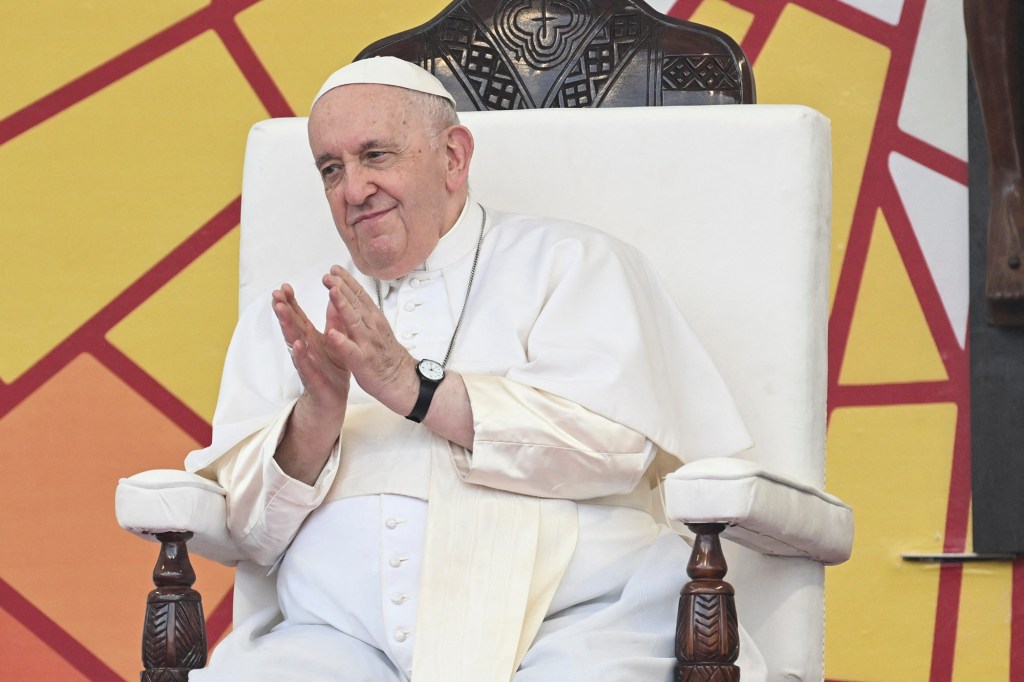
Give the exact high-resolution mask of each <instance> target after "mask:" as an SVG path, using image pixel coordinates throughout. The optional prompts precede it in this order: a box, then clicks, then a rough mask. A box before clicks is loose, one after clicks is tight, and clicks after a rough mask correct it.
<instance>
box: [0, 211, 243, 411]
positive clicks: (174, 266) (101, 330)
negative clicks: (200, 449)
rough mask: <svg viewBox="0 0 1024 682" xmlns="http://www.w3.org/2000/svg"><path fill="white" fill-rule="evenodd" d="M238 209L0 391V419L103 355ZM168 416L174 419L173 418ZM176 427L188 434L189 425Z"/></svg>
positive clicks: (232, 222) (222, 214) (227, 227)
mask: <svg viewBox="0 0 1024 682" xmlns="http://www.w3.org/2000/svg"><path fill="white" fill-rule="evenodd" d="M240 207H241V198H240V197H236V198H235V199H234V200H233V201H231V203H229V204H228V205H227V206H225V207H224V208H223V209H221V210H220V211H219V212H218V213H217V214H216V215H215V216H214V217H213V218H211V219H210V220H209V221H208V222H207V223H206V224H205V225H203V226H202V227H201V228H199V229H198V230H197V231H196V232H194V233H193V234H192V236H191V237H189V238H188V239H186V240H185V241H184V242H182V243H181V244H180V245H178V246H177V247H176V248H175V249H174V250H172V251H171V252H170V253H169V254H168V255H167V256H165V257H164V258H163V259H162V260H160V261H159V262H158V263H157V264H156V265H154V266H153V267H152V268H151V269H150V270H149V271H148V272H146V273H145V274H143V275H142V276H141V277H139V279H137V280H136V281H135V282H133V283H132V284H131V285H129V286H128V287H127V288H126V289H125V290H124V291H122V292H121V293H120V294H119V295H118V296H116V297H115V298H114V299H113V300H112V301H111V302H110V303H108V304H107V305H106V306H104V307H103V308H101V309H100V310H99V312H97V313H96V314H95V315H93V317H91V318H90V319H89V320H87V321H86V322H85V323H84V324H82V326H81V327H79V328H78V329H76V330H75V331H74V332H72V333H71V334H69V335H68V336H67V337H66V338H65V339H64V340H63V341H62V342H61V343H60V344H58V345H57V347H56V348H54V349H53V350H52V351H50V352H49V353H48V354H47V355H46V356H44V357H43V358H42V359H40V360H39V362H37V363H36V364H35V365H33V366H32V367H30V368H29V369H28V370H27V371H26V372H25V373H23V374H22V375H21V376H20V377H18V378H17V379H16V380H15V381H14V382H12V383H11V384H10V385H9V386H7V387H6V388H5V389H4V390H3V391H0V417H3V416H4V415H5V414H7V413H8V412H10V411H11V410H12V409H14V408H15V407H16V406H17V405H19V404H20V403H21V401H23V400H25V398H27V397H28V396H29V395H31V393H32V392H33V391H35V390H36V389H38V388H39V387H40V386H42V385H43V384H44V383H46V382H47V381H49V379H50V378H51V377H53V375H55V374H56V373H57V372H59V371H60V370H61V369H63V368H64V367H65V366H66V365H67V364H68V363H69V362H71V361H72V360H73V359H74V358H75V357H77V356H78V355H79V354H80V353H82V352H86V351H89V350H92V349H97V350H98V351H99V352H100V353H102V348H103V346H104V345H105V344H106V341H105V339H104V338H103V337H104V336H105V335H106V333H107V332H108V331H110V329H111V328H112V327H113V326H114V325H116V324H117V323H118V322H120V321H121V320H123V319H124V318H125V317H127V316H128V315H129V314H130V313H131V312H132V311H133V310H135V309H136V308H137V307H138V306H140V305H141V304H142V303H144V302H145V301H146V300H147V299H148V298H149V297H150V296H152V295H153V294H154V293H155V292H156V291H157V290H158V289H160V288H161V287H162V286H164V285H165V284H166V283H167V282H169V281H170V280H171V279H173V278H174V277H175V276H176V275H177V274H178V273H180V272H181V271H182V270H184V269H185V268H186V267H187V266H188V265H189V264H191V263H192V262H193V261H194V260H195V259H196V258H197V257H198V256H199V255H201V254H202V253H204V252H205V251H206V250H207V249H208V248H210V247H211V246H212V245H213V244H215V243H217V241H219V240H220V239H221V238H222V237H223V236H224V235H226V234H227V233H228V232H230V231H231V230H232V229H234V227H235V226H236V225H237V224H238V220H239V210H240ZM169 416H170V417H171V418H172V419H173V418H174V417H173V415H169ZM179 425H180V426H181V427H182V428H183V429H185V430H186V431H189V423H185V424H179Z"/></svg>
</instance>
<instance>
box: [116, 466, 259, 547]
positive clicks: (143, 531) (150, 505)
mask: <svg viewBox="0 0 1024 682" xmlns="http://www.w3.org/2000/svg"><path fill="white" fill-rule="evenodd" d="M224 496H225V491H224V489H223V488H221V487H220V486H219V485H217V484H216V483H214V482H213V481H210V480H209V479H206V478H203V477H202V476H198V475H196V474H192V473H189V472H187V471H176V470H172V469H154V470H152V471H144V472H142V473H139V474H135V475H134V476H131V477H129V478H122V479H121V480H120V481H118V484H117V492H116V493H115V495H114V511H115V513H116V515H117V522H118V523H119V524H120V525H121V527H122V528H124V529H125V530H127V531H130V532H131V533H134V534H135V535H137V536H139V537H140V538H143V539H144V540H149V541H151V542H158V540H157V539H156V536H155V534H156V533H163V532H167V531H191V532H192V533H193V537H192V539H191V540H189V543H188V549H189V552H191V553H195V554H199V555H201V556H204V557H206V558H207V559H212V560H214V561H216V562H218V563H221V564H224V565H225V566H234V565H236V564H237V563H238V562H239V561H241V560H244V559H245V558H246V557H245V556H244V555H243V554H242V553H241V552H239V550H238V548H237V547H236V545H235V543H234V541H233V540H232V539H231V536H230V535H229V534H228V529H227V506H226V504H225V499H224Z"/></svg>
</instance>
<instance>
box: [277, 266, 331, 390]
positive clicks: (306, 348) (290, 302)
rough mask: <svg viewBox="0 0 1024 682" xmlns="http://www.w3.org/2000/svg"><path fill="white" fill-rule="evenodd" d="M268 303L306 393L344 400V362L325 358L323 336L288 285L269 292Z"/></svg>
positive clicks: (325, 350)
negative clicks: (269, 298)
mask: <svg viewBox="0 0 1024 682" xmlns="http://www.w3.org/2000/svg"><path fill="white" fill-rule="evenodd" d="M271 298H272V303H271V306H272V308H273V310H274V314H275V315H276V317H277V320H278V324H279V325H280V327H281V333H282V335H283V336H284V342H285V344H286V346H287V348H288V352H289V354H290V355H291V358H292V364H293V365H295V369H296V371H297V372H298V374H299V379H300V380H301V381H302V385H303V387H304V388H305V390H306V392H307V393H308V394H310V395H311V396H312V397H313V399H314V400H315V401H317V402H323V403H331V404H333V403H338V402H339V401H341V402H344V399H345V396H347V395H348V381H349V376H350V373H349V371H348V369H347V367H346V366H345V365H344V364H339V363H337V362H335V361H333V360H332V358H331V357H329V353H328V352H327V349H325V348H324V345H325V337H324V335H323V334H321V333H320V331H319V330H317V328H316V327H314V326H313V324H312V323H311V322H310V321H309V318H308V317H307V316H306V313H305V312H304V311H303V310H302V307H301V306H300V305H299V304H298V301H297V300H296V298H295V291H294V289H292V287H291V286H290V285H288V284H283V285H281V288H280V289H278V290H276V291H274V292H273V294H272V295H271Z"/></svg>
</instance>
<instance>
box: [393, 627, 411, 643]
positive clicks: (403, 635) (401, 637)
mask: <svg viewBox="0 0 1024 682" xmlns="http://www.w3.org/2000/svg"><path fill="white" fill-rule="evenodd" d="M408 637H409V633H408V631H406V630H403V629H402V628H398V629H397V630H395V641H396V642H404V641H405V640H406V639H408Z"/></svg>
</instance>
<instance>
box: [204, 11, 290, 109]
mask: <svg viewBox="0 0 1024 682" xmlns="http://www.w3.org/2000/svg"><path fill="white" fill-rule="evenodd" d="M217 35H219V36H220V39H221V40H222V41H223V42H224V46H225V47H227V50H228V52H229V53H230V54H231V57H232V58H233V59H234V60H235V63H236V64H237V65H238V68H239V69H240V70H241V72H242V74H243V75H244V76H245V78H246V80H248V81H249V85H250V86H251V87H252V89H253V91H255V93H256V96H257V97H259V98H260V101H261V102H262V103H263V106H264V107H266V108H267V111H268V112H269V113H270V115H271V116H272V117H275V118H278V117H285V116H294V115H295V112H294V110H293V109H292V107H291V105H290V104H288V101H287V100H286V99H285V98H284V94H283V93H282V92H281V90H280V89H279V88H278V87H277V83H275V82H274V79H273V78H272V77H271V75H270V73H269V72H268V71H267V69H266V67H264V66H263V62H262V61H260V58H259V56H258V55H257V54H256V51H255V50H253V48H252V45H251V44H250V43H249V41H248V40H246V38H245V35H244V34H243V33H242V32H241V31H240V30H239V28H238V26H237V25H236V24H235V22H234V17H233V16H227V17H225V18H223V20H222V21H219V22H218V23H217Z"/></svg>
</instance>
